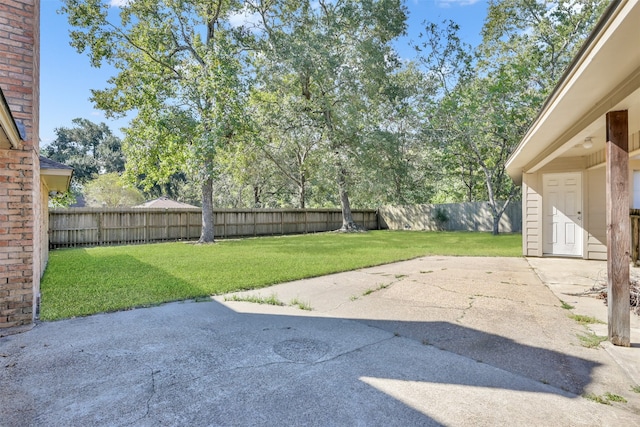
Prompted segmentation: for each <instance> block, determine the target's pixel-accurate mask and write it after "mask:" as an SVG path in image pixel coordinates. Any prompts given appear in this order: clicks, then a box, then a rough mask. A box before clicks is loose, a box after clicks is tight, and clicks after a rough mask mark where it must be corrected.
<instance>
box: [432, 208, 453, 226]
mask: <svg viewBox="0 0 640 427" xmlns="http://www.w3.org/2000/svg"><path fill="white" fill-rule="evenodd" d="M433 219H434V221H435V222H436V224H437V226H438V228H439V229H442V228H443V227H444V225H445V224H446V223H447V222H448V221H449V214H447V211H446V210H445V209H442V208H440V207H438V208H436V211H435V213H434V214H433Z"/></svg>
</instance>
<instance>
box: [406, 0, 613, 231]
mask: <svg viewBox="0 0 640 427" xmlns="http://www.w3.org/2000/svg"><path fill="white" fill-rule="evenodd" d="M604 5H605V2H604V1H602V0H592V1H586V2H580V3H576V2H575V1H563V0H561V1H554V2H550V1H536V0H496V1H492V2H491V3H490V5H489V13H488V16H487V19H486V21H485V24H484V27H483V42H482V44H481V45H480V46H479V47H478V49H477V50H476V51H475V52H474V51H473V50H472V49H471V48H470V47H469V46H465V45H464V44H462V43H460V40H459V39H458V37H457V26H456V25H455V24H453V23H450V24H449V25H448V26H447V27H446V29H445V31H442V30H441V29H440V28H439V27H438V26H436V25H434V24H429V25H427V28H426V33H425V34H426V37H425V39H424V41H423V42H422V43H421V44H420V45H418V46H417V49H418V50H419V51H420V53H421V56H420V59H421V63H422V64H423V65H424V66H425V69H426V70H427V72H428V73H429V74H431V75H434V76H437V77H438V78H439V80H440V82H441V83H440V86H441V95H440V97H439V98H438V102H437V105H436V107H435V110H434V114H433V116H432V119H431V120H430V123H429V126H428V127H427V134H428V135H429V139H430V141H431V144H432V146H433V147H435V148H436V149H438V150H440V152H442V153H443V158H445V159H447V161H448V162H449V163H450V164H451V163H453V162H454V161H456V160H458V161H460V166H461V170H467V171H468V175H466V173H465V176H466V177H468V178H469V180H468V181H465V185H467V188H468V189H469V195H470V196H471V195H472V194H473V193H474V188H475V184H474V182H473V181H474V180H475V178H474V177H478V176H481V177H482V178H483V179H482V181H483V183H484V187H485V190H484V192H483V193H484V197H485V198H486V199H487V200H488V201H489V206H490V208H491V211H492V216H493V232H494V234H497V233H498V231H499V223H500V218H501V217H502V214H503V213H504V211H505V209H506V207H507V206H508V204H509V203H510V202H511V200H513V198H514V197H516V195H517V191H518V187H516V186H515V185H514V184H513V182H512V181H511V180H510V179H509V177H508V176H507V175H506V173H505V168H504V167H505V163H506V160H507V159H508V157H509V155H510V154H511V152H512V150H513V149H514V148H515V146H516V144H517V143H518V141H520V139H521V138H522V136H523V135H524V133H525V132H526V130H527V128H528V126H529V124H530V123H531V122H532V121H533V119H534V118H535V114H536V112H537V111H538V109H539V108H540V106H541V104H542V102H543V100H544V99H545V97H546V96H547V95H548V94H549V93H550V91H551V90H552V88H553V87H554V85H555V84H556V82H557V80H558V79H559V77H560V74H561V72H562V71H563V70H564V68H565V67H566V66H567V64H569V62H570V61H571V59H572V58H573V56H574V54H575V52H576V50H577V49H578V48H579V46H580V45H581V42H582V40H584V39H585V38H586V36H587V35H588V32H589V31H590V29H591V27H592V26H593V24H594V23H595V21H596V19H597V18H598V17H599V16H600V13H601V11H602V9H603V7H604ZM443 34H444V35H445V37H443ZM474 169H475V170H474Z"/></svg>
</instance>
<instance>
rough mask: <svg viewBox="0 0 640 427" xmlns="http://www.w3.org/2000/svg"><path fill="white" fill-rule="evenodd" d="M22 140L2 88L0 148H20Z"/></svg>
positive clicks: (0, 92) (0, 96)
mask: <svg viewBox="0 0 640 427" xmlns="http://www.w3.org/2000/svg"><path fill="white" fill-rule="evenodd" d="M21 142H22V138H21V137H20V131H19V130H18V126H17V125H16V121H15V120H14V119H13V115H12V114H11V110H10V109H9V104H7V100H6V99H5V97H4V94H3V93H2V90H1V89H0V148H5V149H7V148H20V145H21Z"/></svg>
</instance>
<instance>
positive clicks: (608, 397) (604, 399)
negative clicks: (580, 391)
mask: <svg viewBox="0 0 640 427" xmlns="http://www.w3.org/2000/svg"><path fill="white" fill-rule="evenodd" d="M583 397H584V398H586V399H589V400H592V401H594V402H596V403H601V404H603V405H611V402H619V403H627V399H625V398H624V397H622V396H619V395H617V394H613V393H609V392H606V393H605V394H603V395H602V396H598V395H597V394H595V393H587V394H584V395H583Z"/></svg>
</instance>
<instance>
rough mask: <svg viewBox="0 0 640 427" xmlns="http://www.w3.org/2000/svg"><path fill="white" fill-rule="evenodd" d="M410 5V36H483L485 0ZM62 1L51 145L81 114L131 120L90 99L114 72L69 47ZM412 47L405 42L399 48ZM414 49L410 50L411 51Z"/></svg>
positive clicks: (50, 81)
mask: <svg viewBox="0 0 640 427" xmlns="http://www.w3.org/2000/svg"><path fill="white" fill-rule="evenodd" d="M406 5H407V7H408V9H409V35H408V37H407V38H406V40H409V39H413V40H416V39H417V34H418V33H419V32H420V31H421V30H422V28H423V27H422V25H421V23H422V22H423V21H424V20H428V21H433V22H441V21H443V20H445V19H452V20H453V21H455V22H457V23H458V24H459V25H460V27H461V31H460V36H461V37H462V38H463V40H465V41H467V42H468V43H471V44H477V43H478V42H479V39H480V36H479V34H480V29H481V28H482V23H483V21H484V18H485V16H486V9H487V2H486V1H485V0H406ZM61 6H62V2H61V1H60V0H42V1H41V21H40V23H41V29H40V31H41V53H40V55H41V63H40V73H41V80H40V139H41V145H43V146H44V145H46V144H48V143H50V142H51V141H53V140H54V139H55V137H56V134H55V131H54V129H55V128H57V127H63V126H64V127H69V126H71V125H72V123H71V120H73V119H74V118H76V117H82V118H86V119H89V120H91V121H93V122H96V123H100V122H104V123H106V124H107V125H108V126H109V127H110V128H111V130H112V131H113V132H114V133H115V134H116V135H118V136H122V133H121V132H120V130H119V129H120V128H122V127H126V126H127V123H128V120H127V119H120V120H110V119H107V118H105V115H104V113H103V112H102V111H99V110H96V109H95V108H94V106H93V104H92V103H91V102H90V101H89V97H90V96H91V92H90V90H91V89H103V88H105V87H107V79H108V78H109V77H111V75H112V74H113V70H111V69H109V68H100V69H98V68H92V67H91V66H90V65H89V59H88V57H87V56H86V55H81V54H79V53H77V52H76V51H75V49H73V48H72V47H71V46H69V25H68V24H67V20H66V16H65V15H60V14H58V13H57V11H58V10H59V9H60V8H61ZM404 46H406V41H403V42H401V43H400V44H399V45H398V46H397V48H398V50H399V51H402V49H403V48H404ZM407 52H408V51H407Z"/></svg>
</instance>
